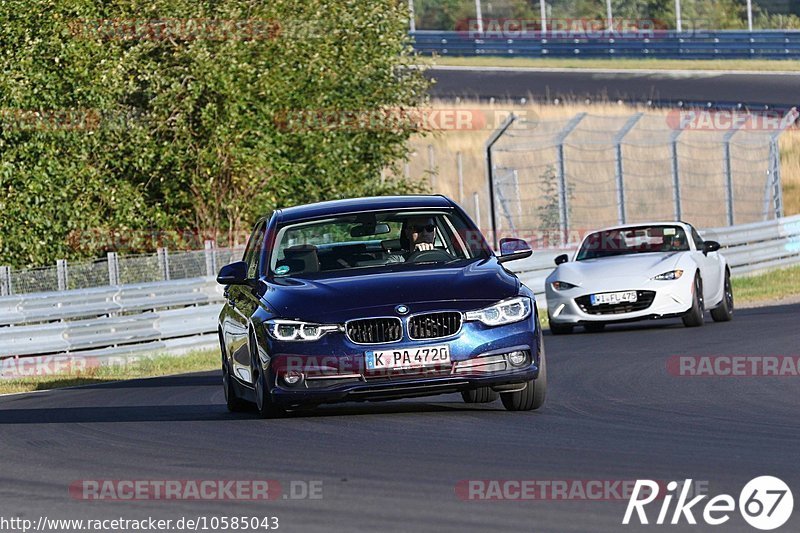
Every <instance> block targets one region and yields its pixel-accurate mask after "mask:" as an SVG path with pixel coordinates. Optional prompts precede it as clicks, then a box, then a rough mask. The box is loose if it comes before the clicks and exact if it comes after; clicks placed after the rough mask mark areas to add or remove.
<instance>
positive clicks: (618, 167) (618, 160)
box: [614, 113, 643, 224]
mask: <svg viewBox="0 0 800 533" xmlns="http://www.w3.org/2000/svg"><path fill="white" fill-rule="evenodd" d="M642 115H643V113H636V114H635V115H633V116H632V117H630V118H629V119H628V121H627V122H626V123H625V125H624V126H622V129H621V130H619V131H618V132H617V134H616V135H615V136H614V163H615V167H614V174H615V177H616V179H617V207H618V210H619V211H618V213H617V219H618V221H619V223H620V224H625V222H626V220H627V218H628V216H627V212H626V210H625V174H624V173H623V168H622V140H623V139H624V138H625V136H626V135H627V134H628V132H629V131H631V129H632V128H633V127H634V126H635V125H636V123H637V122H639V119H640V118H642Z"/></svg>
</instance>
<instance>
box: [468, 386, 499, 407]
mask: <svg viewBox="0 0 800 533" xmlns="http://www.w3.org/2000/svg"><path fill="white" fill-rule="evenodd" d="M461 397H462V398H463V399H464V403H489V402H493V401H495V400H496V399H497V393H496V392H495V391H493V390H492V389H491V388H489V387H478V388H477V389H472V390H465V391H461Z"/></svg>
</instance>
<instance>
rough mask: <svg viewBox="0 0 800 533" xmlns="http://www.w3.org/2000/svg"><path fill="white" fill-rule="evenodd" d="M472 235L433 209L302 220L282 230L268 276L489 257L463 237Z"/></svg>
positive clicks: (458, 222)
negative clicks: (309, 220)
mask: <svg viewBox="0 0 800 533" xmlns="http://www.w3.org/2000/svg"><path fill="white" fill-rule="evenodd" d="M471 233H472V232H471V230H469V226H468V225H467V223H466V221H465V220H463V219H462V218H461V217H460V216H459V215H457V214H456V213H452V212H442V211H430V210H424V211H423V210H414V211H400V212H381V213H360V214H356V215H342V216H337V217H331V218H327V219H324V220H315V221H311V222H300V223H296V224H291V225H287V226H284V227H283V228H281V229H279V231H278V235H277V239H276V246H275V247H274V248H273V251H272V254H271V259H270V274H271V275H273V276H278V277H281V276H305V275H309V274H316V273H320V272H332V271H346V270H353V269H368V268H376V267H385V266H387V265H400V264H421V263H449V262H452V261H457V260H463V259H472V258H475V257H486V256H488V254H487V253H486V251H485V250H484V249H483V248H482V247H481V246H480V245H479V243H477V242H475V239H468V238H465V236H467V235H471Z"/></svg>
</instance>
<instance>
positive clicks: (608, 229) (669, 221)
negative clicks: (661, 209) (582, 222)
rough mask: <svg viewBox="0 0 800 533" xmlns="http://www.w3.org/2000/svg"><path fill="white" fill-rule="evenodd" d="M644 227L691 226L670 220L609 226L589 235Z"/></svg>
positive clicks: (593, 231) (685, 227)
mask: <svg viewBox="0 0 800 533" xmlns="http://www.w3.org/2000/svg"><path fill="white" fill-rule="evenodd" d="M642 226H680V227H682V228H683V229H689V224H687V223H686V222H681V221H678V220H668V221H661V222H636V223H634V224H620V225H618V226H609V227H607V228H601V229H597V230H592V231H590V232H589V233H597V232H600V231H611V230H615V229H628V228H641V227H642Z"/></svg>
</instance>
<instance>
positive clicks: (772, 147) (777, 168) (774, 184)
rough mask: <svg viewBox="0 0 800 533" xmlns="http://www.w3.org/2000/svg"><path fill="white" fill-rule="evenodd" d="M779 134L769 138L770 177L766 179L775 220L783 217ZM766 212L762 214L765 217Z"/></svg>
mask: <svg viewBox="0 0 800 533" xmlns="http://www.w3.org/2000/svg"><path fill="white" fill-rule="evenodd" d="M779 135H780V132H778V133H775V134H773V135H772V136H771V138H770V140H769V159H770V165H769V167H770V171H771V174H772V176H768V177H767V179H768V180H770V178H771V182H769V185H768V186H769V187H771V188H772V201H773V209H774V211H773V212H774V214H775V218H781V217H782V216H783V188H782V187H781V155H780V150H779V149H778V136H779ZM766 214H767V212H766V211H765V212H764V215H765V217H766Z"/></svg>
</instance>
